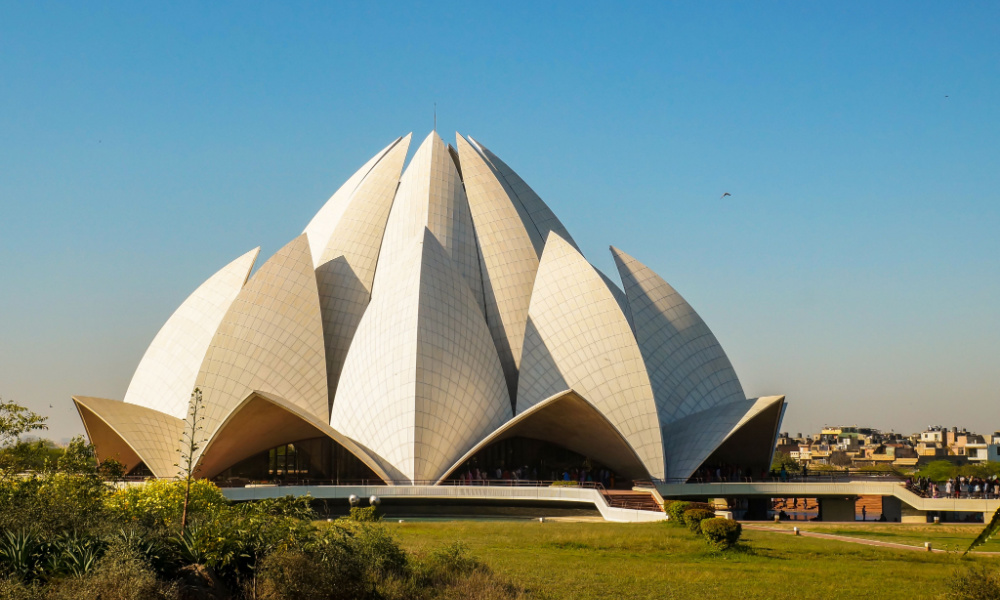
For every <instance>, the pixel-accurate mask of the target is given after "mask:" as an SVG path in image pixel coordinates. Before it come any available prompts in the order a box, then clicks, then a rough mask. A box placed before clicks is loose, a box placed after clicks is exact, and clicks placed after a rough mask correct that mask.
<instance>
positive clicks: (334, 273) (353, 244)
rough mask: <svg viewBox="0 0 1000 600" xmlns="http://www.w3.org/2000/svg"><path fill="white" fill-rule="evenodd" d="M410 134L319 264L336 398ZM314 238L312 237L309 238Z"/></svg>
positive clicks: (358, 193)
mask: <svg viewBox="0 0 1000 600" xmlns="http://www.w3.org/2000/svg"><path fill="white" fill-rule="evenodd" d="M409 145H410V136H409V135H407V136H406V137H405V138H402V140H401V141H400V142H399V143H397V144H396V145H395V146H393V147H392V148H391V149H390V150H388V151H387V152H386V153H385V154H384V155H383V156H382V159H381V160H379V161H378V164H376V165H375V166H374V167H372V168H371V170H370V171H369V172H368V173H367V175H366V176H365V177H364V179H363V180H362V181H361V182H360V183H359V184H358V186H357V187H356V188H355V190H354V192H353V193H352V194H351V197H350V201H349V202H348V203H346V206H345V207H344V210H343V212H342V213H341V214H340V219H339V221H338V222H337V224H336V226H335V227H334V229H333V233H332V234H331V235H330V239H329V241H328V242H327V244H326V247H325V248H323V249H321V250H322V253H323V255H322V259H321V260H320V261H319V265H318V266H317V267H316V284H317V286H318V288H319V299H320V307H321V309H322V314H323V337H324V340H325V343H326V368H327V380H328V388H329V399H330V401H331V402H332V401H333V399H334V397H335V394H336V391H337V383H338V382H339V380H340V371H341V369H342V368H343V366H344V358H345V357H346V356H347V349H348V348H349V347H350V345H351V340H352V339H353V338H354V333H355V332H356V331H357V328H358V323H360V322H361V315H363V314H364V312H365V308H366V307H367V306H368V302H369V300H370V299H371V290H372V283H373V281H374V279H375V264H376V262H377V261H378V255H379V248H380V247H381V246H382V238H383V236H384V235H385V224H386V219H387V218H388V216H389V209H390V208H391V207H392V204H393V198H394V197H395V195H396V188H397V187H398V186H399V174H400V172H401V171H402V170H403V162H404V161H405V160H406V151H407V149H408V148H409ZM310 240H311V238H310Z"/></svg>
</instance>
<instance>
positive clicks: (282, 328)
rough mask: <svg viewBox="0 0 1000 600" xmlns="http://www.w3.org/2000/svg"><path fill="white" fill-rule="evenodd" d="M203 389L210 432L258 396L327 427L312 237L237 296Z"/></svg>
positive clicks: (294, 244) (295, 243) (278, 256)
mask: <svg viewBox="0 0 1000 600" xmlns="http://www.w3.org/2000/svg"><path fill="white" fill-rule="evenodd" d="M197 385H198V386H199V387H201V389H202V393H203V400H204V404H205V412H204V415H205V422H204V429H205V432H206V433H209V434H211V433H214V432H215V430H216V428H217V427H218V426H219V425H220V424H221V423H222V422H223V421H224V420H225V419H226V417H227V416H228V415H229V413H230V412H232V410H233V409H234V408H236V407H237V406H238V405H239V404H240V403H241V402H242V401H243V399H244V398H246V397H247V395H248V394H249V393H250V392H252V391H254V390H259V391H262V392H268V393H272V394H275V395H277V396H279V397H282V398H286V399H287V400H288V401H289V402H291V403H293V404H295V405H297V406H299V407H301V408H302V409H303V410H305V411H306V412H307V413H309V414H311V415H313V416H314V417H316V418H317V419H318V420H320V421H324V422H325V421H326V419H327V418H328V416H329V412H328V404H329V403H328V401H327V379H326V358H325V357H324V345H323V320H322V318H321V316H320V306H319V293H318V291H317V289H316V277H315V275H314V272H313V263H312V258H311V257H310V254H309V243H308V240H307V236H306V234H302V235H300V236H299V237H297V238H295V239H294V240H292V241H291V242H289V243H288V245H286V246H285V247H284V248H282V249H281V250H279V251H278V252H276V253H275V254H274V256H272V257H271V258H270V259H269V260H268V261H267V262H266V263H264V265H263V266H262V267H261V268H260V270H259V271H258V272H257V273H256V274H254V276H253V277H252V278H251V279H250V281H249V282H248V283H247V285H246V286H245V287H244V288H243V290H242V291H241V292H240V294H239V296H237V298H236V300H235V301H234V302H233V304H232V306H231V307H230V309H229V312H227V313H226V316H225V318H224V319H223V320H222V324H221V325H220V326H219V330H218V332H216V334H215V337H214V338H213V339H212V344H211V345H210V346H209V349H208V352H207V353H206V354H205V361H204V362H203V363H202V366H201V371H200V372H199V374H198V381H197Z"/></svg>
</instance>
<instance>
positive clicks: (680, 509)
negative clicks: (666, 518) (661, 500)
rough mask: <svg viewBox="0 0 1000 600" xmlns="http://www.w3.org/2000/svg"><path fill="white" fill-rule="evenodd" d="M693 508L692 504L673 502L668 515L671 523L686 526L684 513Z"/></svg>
mask: <svg viewBox="0 0 1000 600" xmlns="http://www.w3.org/2000/svg"><path fill="white" fill-rule="evenodd" d="M690 507H691V503H690V502H685V501H684V500H677V501H675V502H671V503H670V506H668V507H667V509H666V511H667V514H668V515H670V521H671V522H672V523H673V524H674V525H683V524H684V511H686V510H687V509H688V508H690Z"/></svg>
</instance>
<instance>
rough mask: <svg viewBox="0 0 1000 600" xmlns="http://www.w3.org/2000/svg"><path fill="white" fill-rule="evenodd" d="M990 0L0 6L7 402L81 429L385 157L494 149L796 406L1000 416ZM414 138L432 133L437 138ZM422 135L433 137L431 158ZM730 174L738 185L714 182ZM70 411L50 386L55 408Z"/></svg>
mask: <svg viewBox="0 0 1000 600" xmlns="http://www.w3.org/2000/svg"><path fill="white" fill-rule="evenodd" d="M998 22H1000V5H997V4H995V3H967V4H961V5H941V4H933V3H926V4H925V3H913V2H908V3H899V2H886V3H879V4H876V5H871V6H865V5H855V4H852V5H839V4H835V5H803V4H798V3H766V4H765V3H761V4H725V5H701V4H677V5H673V4H671V5H661V4H659V3H650V4H645V5H630V6H628V7H626V8H622V7H613V6H593V7H588V6H573V7H572V9H570V8H569V7H568V6H567V8H565V9H563V8H562V6H560V5H540V6H534V7H531V8H530V10H529V9H518V8H517V7H513V6H512V7H503V8H501V7H497V8H491V7H480V6H471V5H466V4H453V5H441V4H435V5H433V6H432V5H409V6H398V7H393V9H392V10H389V11H386V10H380V9H378V8H376V7H370V8H369V7H366V6H364V5H361V6H350V7H348V6H340V5H336V6H330V5H326V4H303V5H298V7H297V8H296V9H294V10H292V9H288V10H286V9H283V8H279V7H276V6H270V5H244V4H239V5H237V4H213V5H211V6H208V7H206V6H200V5H196V4H183V3H182V4H171V5H170V6H169V7H168V6H150V5H130V4H118V5H113V6H112V7H108V6H103V7H98V6H91V5H87V4H82V5H49V4H6V5H4V6H3V7H0V55H2V56H4V58H5V60H3V61H0V80H2V81H4V82H5V85H4V86H3V88H2V91H0V140H2V141H0V164H2V165H3V171H2V172H0V173H2V174H0V207H2V213H0V214H2V217H0V277H2V285H0V397H3V398H5V399H13V400H16V401H18V402H20V403H22V404H25V405H27V406H28V407H30V408H32V409H33V410H35V411H37V412H39V413H41V414H44V415H48V416H49V417H50V421H49V422H50V425H51V430H50V431H49V432H48V434H47V436H48V437H51V438H53V439H60V438H63V437H68V436H71V435H73V434H76V433H82V432H83V426H82V424H81V423H80V420H79V418H78V416H77V415H76V411H75V409H74V408H73V406H72V403H71V401H70V396H71V395H87V396H99V397H107V398H115V399H121V398H122V397H123V396H124V394H125V390H126V388H127V386H128V382H129V379H130V377H131V375H132V372H133V370H134V369H135V367H136V365H137V364H138V362H139V360H140V358H141V357H142V354H143V352H144V351H145V349H146V346H147V345H148V344H149V342H150V341H151V340H152V338H153V336H154V335H155V334H156V332H157V331H158V329H159V327H160V326H161V325H162V324H163V323H164V321H166V319H167V318H168V317H169V316H170V314H171V313H172V312H173V310H174V309H175V308H176V307H177V306H178V305H179V304H180V303H181V302H182V301H183V300H184V298H186V297H187V295H188V294H190V293H191V292H192V291H193V290H194V289H195V288H196V287H197V286H198V285H199V284H200V283H201V282H202V281H204V280H205V279H206V278H207V277H209V276H210V275H211V274H212V273H214V272H215V271H217V270H218V269H219V268H221V267H222V266H224V265H225V264H227V263H228V262H229V261H230V260H232V259H233V258H235V257H237V256H239V255H240V254H242V253H244V252H246V251H247V250H249V249H251V248H253V247H255V246H261V247H262V249H261V255H260V258H259V259H258V266H259V265H260V264H262V263H263V262H264V261H265V260H266V259H267V258H268V257H269V256H270V255H271V254H272V253H274V252H275V251H276V250H277V249H278V248H280V247H281V246H282V245H284V243H285V242H287V241H288V240H290V239H292V238H293V237H295V236H296V235H298V234H299V233H301V231H302V229H303V228H304V227H305V225H306V223H308V221H309V219H310V218H312V216H313V214H315V212H316V211H317V210H318V209H319V207H320V206H321V205H322V204H323V203H324V202H325V201H326V199H327V198H328V197H329V196H330V195H331V194H332V193H333V192H334V191H335V190H336V189H337V188H338V187H339V186H340V184H341V183H343V181H344V180H345V179H346V178H347V177H348V176H349V175H350V174H351V173H353V172H354V171H355V170H356V169H357V168H358V167H360V166H361V164H362V163H364V162H365V161H366V160H368V158H370V157H371V156H372V155H373V154H374V153H375V152H376V151H378V150H379V149H381V148H382V147H383V146H385V145H386V144H387V143H389V142H390V141H391V140H392V139H394V138H395V137H397V136H400V135H405V134H406V133H409V132H411V131H412V132H413V133H414V137H415V141H419V140H420V139H422V138H423V137H424V136H426V135H427V133H429V132H430V130H431V128H432V126H433V119H434V106H435V103H436V106H437V109H436V110H437V130H438V132H439V133H440V134H441V136H442V137H443V138H444V139H445V141H446V142H450V143H452V144H454V131H455V130H456V129H457V130H458V131H460V132H461V133H463V134H466V135H472V136H473V137H475V138H476V139H477V140H480V141H481V142H483V143H484V144H485V145H487V146H488V147H489V148H490V149H491V150H492V151H493V152H495V153H496V154H497V155H498V156H500V157H501V158H502V159H503V160H504V161H505V162H507V163H508V164H509V165H510V166H511V167H512V168H513V169H515V170H516V171H517V172H518V173H519V174H520V175H521V176H522V177H523V178H524V179H525V181H527V183H528V184H529V185H531V186H532V187H533V188H534V190H535V191H536V192H538V194H539V195H540V196H541V197H542V198H543V199H544V200H545V201H546V202H547V203H548V204H549V206H550V207H551V208H552V210H553V211H554V212H555V213H556V214H557V215H558V216H559V218H560V219H561V220H562V221H563V223H564V224H565V225H566V227H567V229H568V230H569V231H570V232H571V233H572V235H573V237H574V238H575V240H576V241H577V243H578V244H579V245H580V248H581V250H583V252H584V254H585V255H586V257H587V258H588V259H589V260H590V261H591V262H592V263H593V264H594V265H595V266H597V267H598V268H600V269H601V270H603V271H605V272H606V273H608V274H609V275H612V278H613V279H615V280H617V275H616V270H615V268H614V266H613V262H612V260H611V257H610V254H609V253H608V246H609V245H614V246H616V247H618V248H621V249H622V250H624V251H625V252H628V253H629V254H631V255H633V256H635V257H636V258H637V259H639V260H640V261H642V262H644V263H645V264H647V265H648V266H649V267H651V268H652V269H654V270H655V271H656V272H657V273H659V274H660V275H661V276H662V277H663V278H664V279H666V280H667V281H668V282H670V283H671V284H672V285H673V286H674V287H676V288H677V290H678V291H679V292H680V293H681V294H683V295H684V296H685V298H686V299H687V300H688V301H689V302H690V303H691V304H692V305H693V306H694V308H695V309H696V310H697V311H698V312H699V313H700V314H701V316H702V317H703V318H704V319H705V320H706V322H707V323H708V325H709V327H711V328H712V330H713V332H714V333H715V334H716V336H717V337H718V338H719V340H720V341H721V343H722V345H723V347H724V349H725V350H726V352H727V354H728V355H729V357H730V359H731V360H732V362H733V364H734V366H735V368H736V371H737V373H738V375H739V376H740V379H741V381H742V383H743V386H744V389H745V391H746V393H747V395H748V396H749V397H756V396H762V395H773V394H784V395H786V396H787V400H788V409H787V412H786V415H785V422H784V425H783V427H782V429H783V430H784V431H788V432H789V433H793V434H794V433H798V432H802V433H808V432H815V431H818V430H819V428H820V427H822V426H823V425H824V424H831V425H833V424H839V425H855V424H857V425H862V426H872V427H878V428H880V429H884V430H886V431H888V430H895V431H899V432H904V433H911V432H915V431H919V430H921V429H923V428H924V427H926V426H927V425H937V424H940V425H944V426H948V427H951V426H958V427H966V428H968V429H970V430H973V431H977V432H979V433H991V432H993V431H996V430H1000V411H997V410H996V408H995V407H996V406H997V404H998V403H997V400H998V390H1000V369H998V368H997V365H996V362H997V360H996V357H997V356H998V355H1000V316H998V311H997V308H996V305H997V299H998V297H1000V283H998V278H997V275H998V273H1000V233H998V232H1000V202H998V200H1000V192H998V189H1000V165H998V150H997V139H998V138H1000V135H998V134H1000V118H998V117H1000V38H998V37H997V35H996V24H997V23H998ZM415 145H416V144H414V147H415ZM412 150H413V148H411V155H412ZM726 192H728V193H730V194H731V196H728V197H725V198H722V197H721V196H722V195H723V194H724V193H726ZM50 406H51V408H50Z"/></svg>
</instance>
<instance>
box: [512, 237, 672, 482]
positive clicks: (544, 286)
mask: <svg viewBox="0 0 1000 600" xmlns="http://www.w3.org/2000/svg"><path fill="white" fill-rule="evenodd" d="M566 388H569V389H572V390H574V391H576V392H577V393H578V394H580V395H581V396H583V397H584V398H586V399H587V400H588V401H590V403H591V404H593V405H594V406H595V407H596V408H597V409H598V410H600V411H601V412H602V413H603V414H604V415H605V416H606V417H607V419H608V420H609V421H610V422H611V423H612V424H613V425H614V426H615V427H616V428H617V429H618V431H620V432H621V434H622V435H623V436H624V437H625V439H626V440H628V442H629V444H631V445H632V447H633V448H634V449H635V451H636V454H637V455H638V456H639V458H640V459H641V460H642V462H643V464H644V465H646V468H647V469H648V470H649V473H650V475H651V476H653V477H654V478H662V477H663V474H664V464H663V442H662V439H661V437H660V427H659V419H658V418H657V414H656V403H655V400H654V398H653V390H652V388H651V387H650V384H649V378H648V377H647V375H646V369H645V365H644V364H643V362H642V355H641V354H640V352H639V348H638V346H637V345H636V341H635V338H634V337H633V334H632V330H631V328H630V327H629V324H628V321H627V320H626V318H625V315H624V314H623V313H622V310H621V307H620V306H619V304H618V302H617V301H616V300H615V298H614V295H613V294H612V292H611V291H610V290H609V289H608V287H607V285H606V284H605V283H604V280H603V279H602V278H601V276H600V275H599V274H598V272H597V270H596V269H595V268H594V267H593V266H591V265H590V263H588V262H587V261H586V259H584V258H583V256H582V255H581V254H580V253H579V252H578V251H577V250H576V249H575V248H573V246H571V245H570V244H569V243H568V242H567V241H565V240H563V239H562V238H561V237H559V235H558V234H556V233H550V234H549V238H548V241H547V242H546V246H545V253H544V254H543V255H542V260H541V263H540V265H539V267H538V276H537V277H536V279H535V288H534V291H533V292H532V296H531V307H530V308H529V310H528V327H527V333H526V335H525V350H524V356H523V358H522V361H521V373H520V377H519V381H518V391H517V411H516V412H517V413H520V412H522V411H524V410H526V409H528V408H530V407H531V406H533V405H534V404H536V403H538V402H541V401H542V400H544V399H545V398H548V397H549V396H552V395H553V394H556V393H558V392H560V391H562V390H563V389H566Z"/></svg>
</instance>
